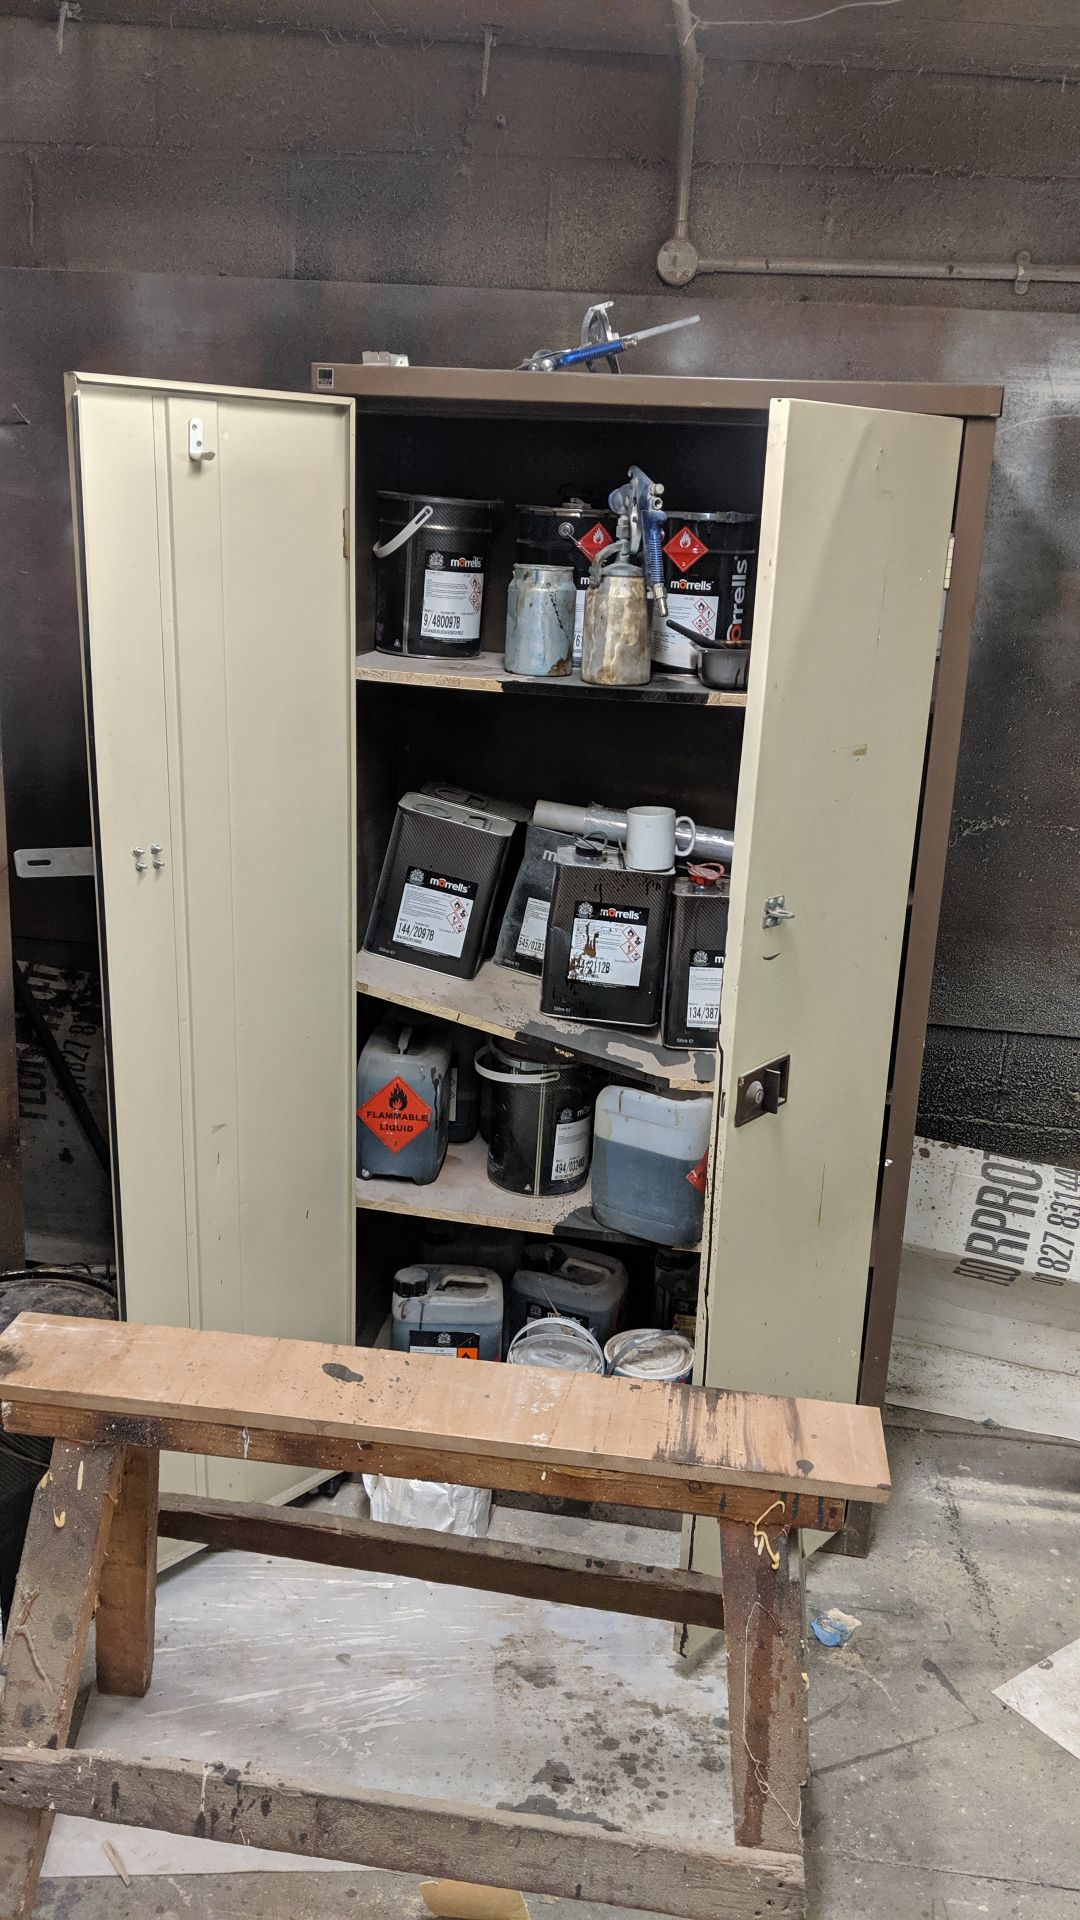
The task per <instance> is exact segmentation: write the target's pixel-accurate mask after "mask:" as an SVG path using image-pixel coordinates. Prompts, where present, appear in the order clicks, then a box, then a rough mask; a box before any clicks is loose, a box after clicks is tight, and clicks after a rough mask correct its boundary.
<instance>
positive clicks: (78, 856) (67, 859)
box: [15, 847, 94, 880]
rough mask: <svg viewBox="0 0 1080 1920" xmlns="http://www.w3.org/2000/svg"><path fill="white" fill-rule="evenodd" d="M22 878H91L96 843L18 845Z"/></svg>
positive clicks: (20, 877)
mask: <svg viewBox="0 0 1080 1920" xmlns="http://www.w3.org/2000/svg"><path fill="white" fill-rule="evenodd" d="M15 871H16V873H17V874H18V876H19V879H20V880H87V879H89V880H92V879H93V877H94V849H93V847H16V849H15Z"/></svg>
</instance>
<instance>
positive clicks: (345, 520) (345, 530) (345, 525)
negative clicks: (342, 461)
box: [341, 507, 952, 560]
mask: <svg viewBox="0 0 1080 1920" xmlns="http://www.w3.org/2000/svg"><path fill="white" fill-rule="evenodd" d="M341 551H342V553H343V555H344V557H345V559H346V560H347V559H348V557H349V509H348V507H342V509H341ZM951 557H952V550H951V548H950V558H951Z"/></svg>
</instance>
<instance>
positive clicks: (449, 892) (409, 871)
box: [364, 793, 515, 980]
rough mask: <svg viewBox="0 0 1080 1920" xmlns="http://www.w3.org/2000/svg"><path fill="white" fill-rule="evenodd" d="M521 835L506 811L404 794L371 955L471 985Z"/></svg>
mask: <svg viewBox="0 0 1080 1920" xmlns="http://www.w3.org/2000/svg"><path fill="white" fill-rule="evenodd" d="M514 832H515V828H514V822H513V821H512V820H508V819H507V818H506V816H505V814H499V813H483V812H481V811H480V810H479V809H478V808H475V807H462V806H458V805H457V804H456V803H455V802H453V801H450V800H436V799H434V798H432V797H431V796H430V795H428V794H423V793H406V794H403V795H402V797H401V799H400V800H399V801H398V808H397V813H396V815H395V817H394V825H393V828H392V830H391V834H390V841H389V844H388V846H387V849H386V856H385V858H384V860H383V865H382V872H381V874H380V875H379V885H378V888H377V890H376V894H375V904H374V906H373V907H372V909H371V917H370V919H369V920H368V925H367V932H366V934H365V935H364V945H365V947H366V948H367V949H368V951H369V952H370V953H385V954H389V955H390V957H391V958H392V959H394V960H407V961H408V962H409V963H410V965H412V966H418V967H435V968H437V969H438V971H439V972H440V973H453V974H457V975H458V976H459V977H460V978H462V979H464V980H471V979H472V977H473V975H474V974H475V973H476V971H477V969H478V968H479V966H480V962H481V960H482V959H483V957H484V951H485V947H486V943H487V934H488V927H489V925H490V923H491V919H492V915H493V913H494V911H495V905H496V899H497V895H498V892H499V882H500V880H501V878H502V871H503V867H504V865H505V862H506V857H507V854H508V852H509V850H510V843H511V840H512V839H513V837H514Z"/></svg>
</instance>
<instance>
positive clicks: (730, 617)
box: [652, 507, 761, 673]
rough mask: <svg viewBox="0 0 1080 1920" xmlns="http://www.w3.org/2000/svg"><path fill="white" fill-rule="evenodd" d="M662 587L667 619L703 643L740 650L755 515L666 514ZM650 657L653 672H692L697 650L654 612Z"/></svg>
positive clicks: (752, 572)
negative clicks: (713, 642)
mask: <svg viewBox="0 0 1080 1920" xmlns="http://www.w3.org/2000/svg"><path fill="white" fill-rule="evenodd" d="M666 511H667V527H666V528H665V532H666V534H667V538H666V540H665V541H664V547H663V553H664V585H665V587H666V589H667V599H668V614H667V618H668V619H671V620H677V621H678V622H679V625H680V626H684V627H693V629H694V630H695V632H697V633H700V634H701V635H702V637H703V638H704V639H705V640H719V641H721V642H722V643H723V645H725V646H728V647H744V646H746V645H747V643H748V642H749V639H750V628H751V624H752V621H753V612H754V585H755V580H756V577H757V551H758V531H759V528H760V524H761V521H760V516H759V515H758V514H756V513H681V512H679V511H678V510H676V509H675V508H670V507H669V508H668V509H667V510H666ZM652 657H653V660H654V661H655V663H656V665H657V666H658V667H668V668H675V669H677V670H678V671H680V672H683V673H693V672H694V671H695V670H696V668H697V650H696V648H695V647H694V645H693V642H692V641H690V640H688V639H687V638H686V636H685V635H684V634H681V633H675V632H673V631H672V629H671V628H670V627H669V626H668V624H667V620H666V619H664V618H662V617H661V615H660V614H659V613H657V612H656V611H655V610H654V612H653V622H652Z"/></svg>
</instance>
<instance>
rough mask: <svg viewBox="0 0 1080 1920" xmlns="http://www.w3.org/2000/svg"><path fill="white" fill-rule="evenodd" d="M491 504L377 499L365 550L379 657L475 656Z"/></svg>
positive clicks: (410, 496) (407, 496) (413, 496)
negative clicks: (372, 571) (371, 563)
mask: <svg viewBox="0 0 1080 1920" xmlns="http://www.w3.org/2000/svg"><path fill="white" fill-rule="evenodd" d="M498 505H499V503H498V501H497V500H453V499H449V498H447V497H445V496H443V495H441V494H425V493H380V495H379V538H378V540H377V541H376V542H375V545H374V547H373V549H372V551H373V552H374V555H375V558H376V560H377V561H378V567H377V568H376V576H375V645H376V647H377V648H378V649H379V651H380V653H411V654H424V655H428V656H434V657H435V658H437V659H452V660H463V659H469V658H471V657H472V655H474V654H477V653H479V651H480V622H481V618H482V615H483V605H484V580H485V578H486V575H487V570H488V553H489V549H490V547H491V530H492V524H493V520H494V516H495V513H496V511H497V508H498Z"/></svg>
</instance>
